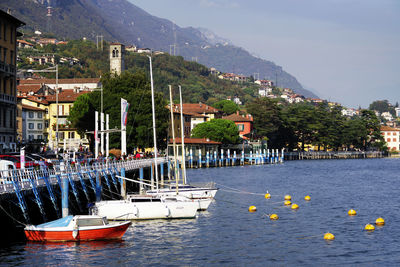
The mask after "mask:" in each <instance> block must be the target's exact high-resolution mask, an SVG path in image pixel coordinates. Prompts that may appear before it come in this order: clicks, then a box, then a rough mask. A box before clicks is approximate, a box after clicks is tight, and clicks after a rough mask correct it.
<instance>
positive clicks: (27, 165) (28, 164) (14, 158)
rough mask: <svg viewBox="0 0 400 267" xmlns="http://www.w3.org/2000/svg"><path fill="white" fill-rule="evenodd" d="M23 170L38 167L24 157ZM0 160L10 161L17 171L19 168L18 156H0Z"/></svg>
mask: <svg viewBox="0 0 400 267" xmlns="http://www.w3.org/2000/svg"><path fill="white" fill-rule="evenodd" d="M25 159H26V160H25V168H35V167H39V166H40V165H39V164H38V163H36V162H35V161H32V160H30V159H29V158H28V157H25ZM0 160H9V161H12V162H13V163H14V165H15V167H17V169H20V168H21V160H20V157H19V156H14V155H0Z"/></svg>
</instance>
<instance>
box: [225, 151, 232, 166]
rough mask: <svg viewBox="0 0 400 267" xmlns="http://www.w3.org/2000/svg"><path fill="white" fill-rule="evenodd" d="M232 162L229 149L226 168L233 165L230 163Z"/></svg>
mask: <svg viewBox="0 0 400 267" xmlns="http://www.w3.org/2000/svg"><path fill="white" fill-rule="evenodd" d="M230 161H231V150H230V149H228V158H227V159H226V164H225V165H226V166H229V165H231V164H230V163H231V162H230Z"/></svg>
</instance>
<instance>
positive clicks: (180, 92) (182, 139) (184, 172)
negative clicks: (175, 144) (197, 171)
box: [179, 85, 186, 184]
mask: <svg viewBox="0 0 400 267" xmlns="http://www.w3.org/2000/svg"><path fill="white" fill-rule="evenodd" d="M179 101H180V103H181V145H182V181H183V184H186V159H185V134H184V129H185V127H184V125H183V111H182V110H183V107H182V88H181V86H180V85H179Z"/></svg>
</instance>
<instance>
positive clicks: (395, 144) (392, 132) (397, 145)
mask: <svg viewBox="0 0 400 267" xmlns="http://www.w3.org/2000/svg"><path fill="white" fill-rule="evenodd" d="M381 133H382V135H383V137H384V139H385V142H386V144H387V147H388V148H389V150H391V151H399V150H400V140H399V138H400V129H397V128H392V127H389V126H381Z"/></svg>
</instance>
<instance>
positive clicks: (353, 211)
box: [347, 209, 357, 216]
mask: <svg viewBox="0 0 400 267" xmlns="http://www.w3.org/2000/svg"><path fill="white" fill-rule="evenodd" d="M347 214H349V216H354V215H357V212H356V211H355V210H353V209H351V210H349V212H347Z"/></svg>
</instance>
